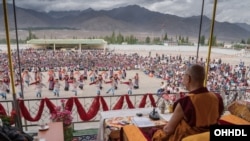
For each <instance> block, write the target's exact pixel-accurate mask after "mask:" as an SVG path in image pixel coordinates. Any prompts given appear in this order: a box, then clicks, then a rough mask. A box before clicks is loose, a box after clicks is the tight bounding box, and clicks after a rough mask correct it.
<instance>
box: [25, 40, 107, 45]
mask: <svg viewBox="0 0 250 141" xmlns="http://www.w3.org/2000/svg"><path fill="white" fill-rule="evenodd" d="M106 43H107V42H106V41H105V40H103V39H31V40H29V41H27V44H43V45H44V44H64V45H65V44H77V45H79V44H87V45H104V44H106Z"/></svg>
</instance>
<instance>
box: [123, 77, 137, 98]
mask: <svg viewBox="0 0 250 141" xmlns="http://www.w3.org/2000/svg"><path fill="white" fill-rule="evenodd" d="M120 84H126V85H127V86H128V91H127V93H128V94H129V95H132V89H133V87H134V84H133V82H132V79H129V80H128V81H126V82H122V81H120Z"/></svg>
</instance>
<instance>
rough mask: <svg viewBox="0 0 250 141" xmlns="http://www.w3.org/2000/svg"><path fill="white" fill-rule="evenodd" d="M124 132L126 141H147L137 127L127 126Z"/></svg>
mask: <svg viewBox="0 0 250 141" xmlns="http://www.w3.org/2000/svg"><path fill="white" fill-rule="evenodd" d="M122 130H123V137H122V138H123V140H124V141H147V139H146V138H145V137H144V135H143V134H142V132H141V131H140V129H139V128H138V127H136V126H135V125H126V126H124V127H123V128H122Z"/></svg>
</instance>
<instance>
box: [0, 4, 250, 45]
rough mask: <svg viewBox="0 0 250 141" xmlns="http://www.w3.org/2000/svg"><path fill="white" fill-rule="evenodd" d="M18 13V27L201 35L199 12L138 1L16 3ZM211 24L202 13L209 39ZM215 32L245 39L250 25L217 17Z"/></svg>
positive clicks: (223, 37)
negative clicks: (55, 5)
mask: <svg viewBox="0 0 250 141" xmlns="http://www.w3.org/2000/svg"><path fill="white" fill-rule="evenodd" d="M2 7H3V6H2V4H0V17H1V18H0V23H4V18H3V15H4V14H3V9H2ZM166 8H167V7H166ZM7 9H8V17H9V28H10V29H14V18H13V17H14V16H13V15H14V14H13V6H12V5H7ZM16 17H17V25H18V29H29V28H32V29H40V30H45V29H46V30H48V29H57V30H59V29H68V30H80V31H93V32H99V33H100V32H110V33H112V31H119V32H121V33H123V32H126V33H129V32H131V33H135V32H137V33H144V34H146V35H147V34H148V35H152V34H154V35H163V34H164V33H167V34H168V35H169V36H173V37H176V36H184V37H186V36H188V37H193V38H197V37H198V33H199V26H200V16H193V17H186V18H184V17H178V16H175V15H169V14H162V13H159V12H153V11H150V10H148V9H146V8H143V7H140V6H138V5H130V6H126V7H119V8H115V9H112V10H99V11H96V10H93V9H91V8H89V9H86V10H82V11H67V9H65V11H59V12H58V11H57V12H56V11H51V12H48V13H45V12H38V11H35V10H30V9H23V8H20V7H16ZM210 25H211V20H210V19H209V18H208V17H206V16H203V21H202V30H201V35H205V37H206V38H207V39H208V37H209V35H210ZM4 29H5V28H4V26H0V30H4ZM57 32H58V31H57ZM73 33H74V32H73ZM70 34H72V33H70ZM214 35H215V36H216V38H217V40H221V41H224V42H236V41H241V40H242V39H244V40H246V39H248V38H250V25H248V24H244V23H229V22H217V21H215V24H214ZM72 36H74V35H72ZM72 36H71V37H72ZM57 38H62V37H57Z"/></svg>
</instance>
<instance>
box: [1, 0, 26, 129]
mask: <svg viewBox="0 0 250 141" xmlns="http://www.w3.org/2000/svg"><path fill="white" fill-rule="evenodd" d="M3 11H4V23H5V32H6V43H7V50H8V61H9V71H10V78H11V79H10V80H11V89H12V93H13V109H15V110H16V114H17V115H16V117H15V122H16V126H17V128H19V129H20V130H21V131H22V123H21V118H20V112H19V111H20V110H19V105H18V101H17V98H16V91H15V82H14V75H13V64H12V53H11V48H10V37H9V26H8V16H7V15H8V14H7V6H6V0H3Z"/></svg>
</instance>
